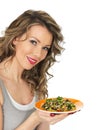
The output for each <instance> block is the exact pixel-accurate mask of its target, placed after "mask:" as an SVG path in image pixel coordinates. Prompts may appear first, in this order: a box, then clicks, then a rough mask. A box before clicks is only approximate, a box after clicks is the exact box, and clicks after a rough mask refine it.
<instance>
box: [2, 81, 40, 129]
mask: <svg viewBox="0 0 98 130" xmlns="http://www.w3.org/2000/svg"><path fill="white" fill-rule="evenodd" d="M0 87H1V89H2V92H3V98H4V103H3V122H4V124H3V130H15V128H17V127H18V126H19V125H21V124H22V123H23V122H24V121H25V120H26V119H27V118H28V117H29V116H30V114H31V113H32V112H34V111H35V108H34V104H35V102H36V101H37V99H36V97H34V98H33V100H32V102H31V103H29V104H27V105H21V104H18V103H17V102H16V101H15V100H14V99H13V98H12V97H11V95H10V94H9V93H8V91H7V89H6V87H5V86H4V84H3V81H2V80H0Z"/></svg>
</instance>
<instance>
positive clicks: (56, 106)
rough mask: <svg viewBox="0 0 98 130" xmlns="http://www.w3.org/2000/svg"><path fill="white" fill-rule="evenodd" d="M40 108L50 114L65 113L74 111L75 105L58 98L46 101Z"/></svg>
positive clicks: (68, 100) (67, 100)
mask: <svg viewBox="0 0 98 130" xmlns="http://www.w3.org/2000/svg"><path fill="white" fill-rule="evenodd" d="M41 108H42V109H43V110H46V111H51V112H65V111H71V110H75V109H76V105H75V104H74V103H73V102H72V101H71V100H70V99H65V98H63V97H60V96H58V97H57V98H50V99H46V101H45V103H44V104H43V105H42V106H41Z"/></svg>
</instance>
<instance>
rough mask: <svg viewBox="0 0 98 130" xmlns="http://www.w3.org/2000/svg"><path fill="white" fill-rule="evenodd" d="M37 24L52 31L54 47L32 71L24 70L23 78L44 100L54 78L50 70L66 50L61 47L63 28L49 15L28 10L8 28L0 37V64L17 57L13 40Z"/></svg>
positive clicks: (39, 11) (52, 46)
mask: <svg viewBox="0 0 98 130" xmlns="http://www.w3.org/2000/svg"><path fill="white" fill-rule="evenodd" d="M36 24H40V25H42V26H45V27H46V28H47V29H48V30H49V31H50V33H51V34H52V36H53V40H52V45H51V48H50V49H49V51H48V54H47V56H46V58H45V59H44V60H43V61H41V62H40V63H38V64H37V65H36V66H34V67H33V68H32V69H30V70H24V71H23V73H22V75H21V77H22V79H23V80H25V81H26V82H27V83H28V85H29V86H30V87H31V90H32V91H36V92H37V95H38V97H39V99H42V98H46V97H47V96H48V89H47V86H48V85H47V81H48V79H49V78H51V77H53V75H52V74H50V73H49V72H48V71H49V68H50V67H51V66H52V65H53V64H54V62H56V61H57V60H56V55H60V54H61V52H62V50H64V48H63V47H62V46H61V45H62V44H61V43H63V35H62V33H61V28H60V26H59V25H58V24H57V23H56V21H55V20H54V19H53V18H52V17H51V16H50V15H49V14H48V13H46V12H45V11H41V10H38V11H36V10H27V11H25V12H23V14H21V15H20V16H19V17H17V18H16V19H15V20H14V21H13V22H12V23H11V24H10V25H9V26H8V27H7V28H6V30H5V33H4V36H2V37H0V62H2V61H4V60H5V59H6V58H9V57H14V56H15V47H14V46H13V44H12V43H13V40H14V39H15V38H16V37H20V36H22V35H23V34H24V33H27V31H28V30H29V29H30V27H31V26H34V25H36Z"/></svg>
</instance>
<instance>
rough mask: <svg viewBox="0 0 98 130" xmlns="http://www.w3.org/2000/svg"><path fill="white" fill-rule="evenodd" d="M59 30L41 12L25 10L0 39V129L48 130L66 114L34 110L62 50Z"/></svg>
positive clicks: (45, 89)
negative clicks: (49, 71)
mask: <svg viewBox="0 0 98 130" xmlns="http://www.w3.org/2000/svg"><path fill="white" fill-rule="evenodd" d="M62 41H63V36H62V34H61V29H60V27H59V25H58V24H57V23H56V22H55V20H54V19H53V18H52V17H51V16H50V15H49V14H47V13H46V12H44V11H34V10H27V11H25V12H24V13H23V14H21V15H20V16H19V17H18V18H17V19H16V20H14V21H13V22H12V23H11V24H10V25H9V27H8V28H7V29H6V30H5V34H4V36H2V37H1V38H0V130H34V129H36V130H49V125H50V124H54V123H56V122H58V121H60V120H62V119H64V118H65V117H67V116H68V115H67V114H60V115H55V116H50V114H44V113H42V112H39V111H37V110H35V109H34V103H35V102H36V101H37V100H39V99H43V98H46V97H47V96H48V90H47V80H48V79H47V76H48V77H51V76H52V75H51V74H49V73H48V69H49V68H50V67H51V66H52V65H53V63H54V62H56V58H55V57H56V55H58V54H61V51H62V50H63V48H62V47H61V46H60V43H61V42H62Z"/></svg>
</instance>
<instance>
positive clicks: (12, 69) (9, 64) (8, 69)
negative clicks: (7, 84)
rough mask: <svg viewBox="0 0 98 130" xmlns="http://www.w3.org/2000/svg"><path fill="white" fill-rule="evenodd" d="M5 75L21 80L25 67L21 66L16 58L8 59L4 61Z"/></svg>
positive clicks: (17, 80)
mask: <svg viewBox="0 0 98 130" xmlns="http://www.w3.org/2000/svg"><path fill="white" fill-rule="evenodd" d="M3 69H4V75H5V76H6V77H7V78H8V79H11V80H14V81H16V82H19V81H20V80H21V74H22V72H23V69H21V67H19V65H18V64H17V63H16V61H15V60H14V59H7V60H6V61H4V63H3Z"/></svg>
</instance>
